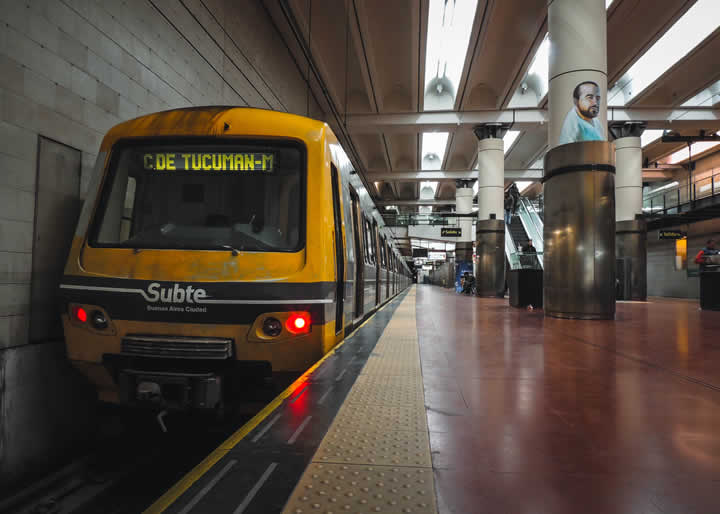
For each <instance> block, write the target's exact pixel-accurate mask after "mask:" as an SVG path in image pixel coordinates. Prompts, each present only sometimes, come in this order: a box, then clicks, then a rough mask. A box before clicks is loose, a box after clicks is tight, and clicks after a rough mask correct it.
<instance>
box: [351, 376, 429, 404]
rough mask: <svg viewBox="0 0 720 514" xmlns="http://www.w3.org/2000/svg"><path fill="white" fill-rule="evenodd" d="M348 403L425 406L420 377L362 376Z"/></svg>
mask: <svg viewBox="0 0 720 514" xmlns="http://www.w3.org/2000/svg"><path fill="white" fill-rule="evenodd" d="M346 401H347V402H348V403H364V404H368V405H421V406H422V405H423V401H424V396H423V383H422V378H421V377H420V375H416V376H413V375H408V376H388V375H360V376H359V377H358V378H357V380H356V381H355V385H354V386H353V388H352V389H351V390H350V394H349V395H348V398H347V400H346Z"/></svg>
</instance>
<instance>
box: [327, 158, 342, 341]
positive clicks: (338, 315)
mask: <svg viewBox="0 0 720 514" xmlns="http://www.w3.org/2000/svg"><path fill="white" fill-rule="evenodd" d="M330 173H331V176H332V197H333V217H334V219H335V284H336V285H335V333H336V334H339V333H340V331H341V330H342V329H343V307H344V301H345V252H344V251H343V234H342V211H341V210H340V180H339V179H338V172H337V168H336V167H335V165H334V164H332V163H331V164H330Z"/></svg>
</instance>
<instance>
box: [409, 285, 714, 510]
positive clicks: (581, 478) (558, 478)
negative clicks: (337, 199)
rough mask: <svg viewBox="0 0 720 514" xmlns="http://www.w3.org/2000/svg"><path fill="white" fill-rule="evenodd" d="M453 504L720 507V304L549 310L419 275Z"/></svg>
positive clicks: (439, 450) (433, 400)
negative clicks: (605, 316)
mask: <svg viewBox="0 0 720 514" xmlns="http://www.w3.org/2000/svg"><path fill="white" fill-rule="evenodd" d="M416 306H417V307H416V308H417V328H418V334H419V341H420V352H421V361H422V370H423V380H424V385H425V404H426V407H427V409H428V411H427V415H428V426H429V430H430V445H431V450H432V456H433V467H434V468H435V479H436V488H437V494H438V503H439V510H440V512H446V513H449V512H457V513H475V512H478V513H480V512H491V513H496V512H508V513H520V512H522V513H525V512H532V513H540V512H543V513H545V512H547V513H553V514H559V513H566V512H567V513H573V514H576V513H580V512H582V513H586V514H587V513H628V514H637V513H683V514H686V513H712V512H720V499H719V497H718V491H720V487H719V486H720V482H719V481H720V342H719V341H718V333H719V330H720V313H715V312H704V311H699V310H698V306H697V303H694V302H687V301H682V300H679V301H668V300H663V301H653V299H651V300H650V302H648V303H622V304H618V305H617V316H616V321H614V322H613V321H570V320H557V319H551V318H544V316H543V312H542V311H541V310H535V311H533V312H528V311H526V310H524V309H514V308H511V307H509V306H508V305H507V300H495V299H482V298H471V297H467V296H459V295H456V294H454V293H453V292H451V291H449V290H445V289H441V288H439V287H434V286H428V285H419V286H417V303H416Z"/></svg>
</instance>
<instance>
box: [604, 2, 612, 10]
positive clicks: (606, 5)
mask: <svg viewBox="0 0 720 514" xmlns="http://www.w3.org/2000/svg"><path fill="white" fill-rule="evenodd" d="M613 2H614V0H605V9H607V8H608V7H610V5H611V4H612V3H613Z"/></svg>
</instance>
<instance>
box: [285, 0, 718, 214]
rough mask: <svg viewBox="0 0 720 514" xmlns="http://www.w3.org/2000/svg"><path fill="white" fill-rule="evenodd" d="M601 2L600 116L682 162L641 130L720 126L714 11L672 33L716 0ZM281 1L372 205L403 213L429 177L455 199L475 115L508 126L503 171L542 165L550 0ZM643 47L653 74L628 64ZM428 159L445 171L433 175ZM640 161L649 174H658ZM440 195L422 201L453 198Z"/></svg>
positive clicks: (653, 157)
mask: <svg viewBox="0 0 720 514" xmlns="http://www.w3.org/2000/svg"><path fill="white" fill-rule="evenodd" d="M606 3H607V4H608V8H607V65H608V87H609V88H610V92H609V93H608V97H609V98H610V105H611V107H612V109H609V110H608V119H614V120H639V121H648V126H649V128H651V129H654V130H653V131H649V130H648V131H646V135H645V137H644V139H643V143H644V145H645V146H644V149H643V156H644V158H646V160H647V162H649V163H651V166H652V165H653V164H654V163H655V162H659V163H661V164H664V167H668V168H671V169H672V167H673V166H679V165H680V162H681V161H682V159H681V156H677V155H676V156H675V157H673V154H674V153H675V152H677V151H680V150H683V149H684V148H686V147H685V145H684V144H683V143H680V144H675V143H662V142H659V141H657V140H655V141H654V142H651V140H652V139H653V137H656V136H659V135H660V134H661V130H662V129H672V130H674V131H676V132H679V133H681V134H685V135H695V134H698V133H699V131H700V130H705V131H707V132H708V133H713V132H715V131H717V130H719V129H720V16H718V17H717V18H715V20H716V21H714V22H712V23H710V24H709V25H708V24H707V23H706V24H705V25H706V26H705V28H704V29H703V30H705V31H706V32H704V33H703V32H702V31H701V30H700V29H698V30H695V31H694V34H693V35H694V37H695V38H696V39H698V40H699V42H692V41H691V42H690V43H685V44H686V45H690V46H691V47H690V48H688V49H683V48H682V47H681V46H678V44H676V43H675V42H674V41H672V40H671V38H672V37H675V38H677V37H681V38H683V39H684V40H686V41H687V40H688V39H689V38H688V37H687V34H685V36H683V34H682V30H685V31H686V32H687V30H688V29H687V28H685V29H683V27H682V26H681V25H682V23H685V24H686V25H688V24H690V26H691V27H692V26H693V24H695V25H698V23H699V22H697V21H694V20H693V19H691V18H692V16H695V17H698V16H700V17H701V18H707V17H708V16H713V15H714V14H716V13H714V9H716V8H717V7H713V6H712V5H713V4H715V6H717V4H720V2H718V1H717V0H697V1H696V0H614V1H610V0H606ZM287 5H288V6H289V9H290V11H291V16H292V17H293V18H294V23H295V24H296V25H297V27H299V30H300V31H302V33H303V37H304V39H305V40H306V42H307V45H308V49H309V52H310V54H311V57H312V61H313V63H314V65H315V66H316V68H317V71H318V73H319V75H320V77H321V81H322V82H323V84H322V86H323V87H324V89H325V91H326V93H327V95H328V96H329V97H330V99H331V100H332V103H333V104H334V110H335V111H336V112H337V113H339V117H340V119H341V121H340V123H342V124H343V129H344V132H345V134H346V136H347V138H349V143H350V146H352V148H353V151H354V153H353V155H352V157H354V159H353V160H354V161H359V162H355V164H356V166H357V167H358V168H359V170H358V171H359V172H360V173H361V174H362V175H363V176H364V178H365V182H366V184H368V185H369V187H370V189H371V192H372V194H373V195H374V196H375V199H376V200H377V201H378V203H379V204H381V205H386V206H388V205H393V204H395V202H397V203H396V205H397V206H398V210H399V211H400V212H414V211H416V210H417V205H416V204H415V203H414V202H415V201H417V200H419V199H420V197H421V194H420V190H421V188H423V189H424V194H423V195H422V197H423V198H424V199H425V198H427V192H428V190H427V188H428V187H430V188H431V189H432V195H433V197H434V199H435V200H439V201H442V202H447V201H448V200H452V199H453V198H454V197H455V182H454V178H457V177H458V176H461V175H462V174H463V173H465V174H467V173H468V172H469V171H470V170H472V169H474V167H475V159H476V147H477V140H476V138H475V136H474V135H473V134H472V131H471V128H472V125H473V124H474V123H476V122H478V121H484V120H486V121H492V120H509V121H510V122H511V123H513V122H514V125H513V126H512V127H511V128H512V132H511V133H510V134H509V135H508V136H507V138H506V149H505V151H506V154H505V168H506V170H508V173H507V176H506V179H508V180H510V179H513V180H517V179H522V178H526V179H527V180H537V177H539V176H540V174H541V171H540V170H539V168H541V166H542V157H543V155H544V153H545V151H546V150H547V124H546V120H547V112H546V108H547V96H546V92H547V64H546V62H547V53H548V43H547V42H546V34H547V0H477V1H476V0H344V1H338V0H288V2H287ZM708 6H710V7H708ZM693 9H694V11H693ZM708 9H709V10H710V11H712V12H710V11H708ZM702 11H708V12H702ZM673 27H674V29H673ZM673 31H674V32H673ZM675 33H679V36H678V34H675ZM664 36H665V37H664ZM658 42H660V44H659V45H657V46H656V44H657V43H658ZM662 45H665V47H668V48H671V50H664V49H663V48H664V47H663V46H662ZM668 45H669V46H668ZM653 49H654V50H653ZM653 52H654V53H655V54H661V57H660V58H658V57H657V56H655V57H653ZM673 52H674V53H675V54H677V55H678V56H677V58H675V57H673ZM644 56H645V60H644V61H643V57H644ZM653 58H654V59H656V60H658V59H660V60H659V61H658V62H659V63H660V64H659V65H657V66H655V65H654V64H653V62H650V64H651V65H653V66H652V68H653V69H654V70H655V71H657V72H659V73H655V75H658V74H659V76H658V77H657V78H656V79H653V78H652V77H653V76H654V75H653V73H650V74H648V73H646V72H642V71H638V70H642V69H645V70H646V69H647V68H648V61H650V59H653ZM662 59H666V60H668V59H670V62H660V61H662ZM634 65H636V66H635V67H634V68H633V66H634ZM643 67H644V68H643ZM639 73H642V74H643V75H642V76H640V78H638V74H639ZM643 80H644V82H648V84H647V85H646V86H644V87H643V88H642V89H641V90H640V91H636V92H635V94H633V92H632V91H631V89H632V84H636V85H637V86H638V87H636V88H635V89H636V90H637V89H639V87H640V84H641V83H642V82H643ZM718 148H720V145H718ZM718 148H711V149H708V150H707V151H709V152H712V151H715V150H717V149H718ZM698 149H700V148H699V147H698ZM693 154H694V155H695V154H697V152H693ZM661 167H663V166H661ZM429 171H432V172H434V173H435V175H430V176H429V177H427V178H428V179H431V180H427V181H426V180H425V177H424V176H423V173H425V172H429ZM439 172H446V173H447V175H446V176H444V177H441V178H440V179H439V180H438V179H437V177H438V175H437V174H438V173H439ZM523 174H524V175H523ZM647 174H648V179H649V180H658V177H659V178H662V176H663V175H662V173H660V174H658V173H655V174H654V175H653V176H652V177H650V175H652V172H650V171H648V172H647ZM442 202H437V205H435V206H434V207H433V209H435V210H447V209H450V205H447V204H446V203H445V204H443V203H442ZM450 204H452V202H450Z"/></svg>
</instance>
